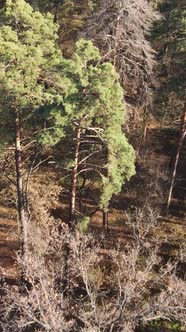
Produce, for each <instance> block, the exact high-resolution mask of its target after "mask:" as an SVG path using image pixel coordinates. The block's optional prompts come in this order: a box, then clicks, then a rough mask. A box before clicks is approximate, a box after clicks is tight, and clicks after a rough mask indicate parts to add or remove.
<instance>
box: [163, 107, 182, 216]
mask: <svg viewBox="0 0 186 332" xmlns="http://www.w3.org/2000/svg"><path fill="white" fill-rule="evenodd" d="M185 135H186V102H185V104H184V109H183V113H182V115H181V119H180V136H179V141H178V148H177V153H176V158H175V162H174V168H173V173H172V178H171V185H170V189H169V195H168V200H167V211H168V210H169V207H170V202H171V198H172V191H173V187H174V181H175V177H176V171H177V166H178V161H179V157H180V152H181V149H182V146H183V141H184V138H185Z"/></svg>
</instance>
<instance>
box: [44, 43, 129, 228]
mask: <svg viewBox="0 0 186 332" xmlns="http://www.w3.org/2000/svg"><path fill="white" fill-rule="evenodd" d="M99 59H100V55H99V51H98V49H97V48H96V47H95V46H93V44H92V43H91V42H90V41H85V40H79V41H78V42H77V44H76V49H75V53H74V56H73V57H72V59H67V60H65V59H63V60H62V63H61V66H60V70H61V75H62V77H63V82H64V85H65V87H66V91H65V93H64V94H63V103H62V107H61V109H60V108H54V109H51V111H50V112H49V117H48V119H50V121H51V120H52V125H54V127H53V128H52V129H51V130H46V132H44V133H43V135H42V137H41V140H43V142H44V143H45V144H46V143H47V140H48V142H49V143H51V142H53V144H55V143H56V142H57V141H58V140H60V138H61V137H63V135H64V126H66V127H67V128H68V131H69V128H71V130H70V131H71V132H72V133H73V135H72V140H73V141H74V142H75V143H74V156H73V165H72V177H71V178H72V180H71V201H70V202H71V203H70V222H73V221H74V217H75V201H76V184H77V176H78V174H82V173H83V172H96V173H97V174H99V177H101V179H102V190H101V198H100V203H99V204H100V207H101V208H102V209H103V210H104V211H107V209H108V204H109V201H110V199H111V197H112V195H113V193H118V192H119V191H120V190H121V186H122V184H123V183H124V182H125V181H126V180H129V179H130V177H131V176H132V175H133V174H134V160H135V155H134V150H133V148H132V147H131V145H130V144H129V143H128V141H127V139H126V137H125V136H124V134H123V132H122V129H121V126H122V124H123V122H124V104H123V101H122V99H123V90H122V88H121V86H120V84H119V77H118V74H117V73H116V71H115V69H114V67H113V65H112V64H110V63H99ZM62 124H64V126H63V125H62ZM50 126H51V122H49V127H50ZM60 128H61V129H60ZM60 130H61V135H60ZM60 136H61V137H60ZM85 147H86V148H85ZM84 150H85V151H86V152H85V153H84V152H83V151H84ZM80 152H81V158H80Z"/></svg>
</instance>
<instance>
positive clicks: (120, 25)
mask: <svg viewBox="0 0 186 332" xmlns="http://www.w3.org/2000/svg"><path fill="white" fill-rule="evenodd" d="M157 19H159V14H158V13H157V12H155V10H154V9H153V7H152V5H151V4H150V3H149V1H147V0H140V1H139V0H117V1H113V0H101V1H100V7H99V9H98V10H97V11H95V13H94V14H93V15H92V17H90V18H89V21H88V22H89V23H88V26H87V27H86V29H85V31H84V32H83V35H84V36H85V37H86V38H88V39H91V40H93V41H94V43H95V44H96V45H98V47H99V48H100V49H101V50H102V55H103V58H102V60H109V61H111V62H112V63H113V64H114V65H115V66H116V69H117V71H118V73H119V74H120V79H121V82H122V85H123V87H124V88H125V99H126V102H127V103H128V104H131V105H138V107H142V108H143V109H145V111H144V117H146V116H147V114H146V113H147V108H148V107H149V105H150V97H151V94H150V87H151V84H152V81H153V76H154V74H153V67H154V64H155V51H154V50H153V48H152V46H151V43H150V41H149V35H150V31H151V28H152V26H153V23H154V22H155V21H156V20H157ZM145 106H146V108H145Z"/></svg>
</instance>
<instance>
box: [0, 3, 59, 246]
mask: <svg viewBox="0 0 186 332" xmlns="http://www.w3.org/2000/svg"><path fill="white" fill-rule="evenodd" d="M57 29H58V26H56V25H55V24H54V23H53V17H52V16H51V15H46V16H44V15H42V14H41V13H39V12H38V11H35V12H34V11H33V9H32V7H31V6H30V5H28V4H27V3H26V2H25V1H24V0H16V1H12V0H7V2H6V6H5V8H4V9H3V10H2V12H1V19H0V117H1V123H2V126H4V129H6V130H8V131H11V130H12V129H13V130H12V131H13V133H12V134H13V137H14V146H15V164H16V182H17V200H18V207H17V210H18V220H19V224H20V231H21V234H20V239H21V250H22V253H24V250H25V249H26V239H27V222H26V217H25V213H24V212H25V211H24V195H23V178H22V143H21V135H22V130H23V126H24V125H25V123H26V119H28V118H29V117H30V116H31V114H32V112H33V111H34V109H35V108H37V107H38V106H39V105H42V104H44V103H46V102H47V103H51V102H52V101H53V100H55V102H56V101H57V100H59V99H60V96H59V94H58V90H59V89H60V87H59V84H58V83H59V82H58V78H57V75H55V71H54V68H56V65H57V64H58V63H59V62H60V60H61V53H60V51H59V50H58V49H57V47H56V39H57ZM54 76H55V78H54ZM49 77H50V79H49ZM46 85H47V89H46ZM56 86H57V88H56Z"/></svg>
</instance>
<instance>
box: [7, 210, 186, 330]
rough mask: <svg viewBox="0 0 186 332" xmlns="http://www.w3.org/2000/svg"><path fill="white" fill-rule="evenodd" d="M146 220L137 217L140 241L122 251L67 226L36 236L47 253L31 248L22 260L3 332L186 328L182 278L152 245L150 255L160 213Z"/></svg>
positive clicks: (10, 291) (136, 231)
mask: <svg viewBox="0 0 186 332" xmlns="http://www.w3.org/2000/svg"><path fill="white" fill-rule="evenodd" d="M144 215H145V214H144V213H143V214H142V212H141V211H139V212H138V213H137V214H136V220H135V221H134V222H135V226H134V228H133V230H134V238H135V240H134V241H132V242H131V243H129V244H128V245H127V246H126V247H125V248H122V247H119V246H118V249H116V250H114V249H112V248H111V249H110V250H106V251H105V250H103V249H102V248H101V246H100V244H99V243H98V241H97V240H95V238H93V236H91V235H85V234H82V233H80V232H78V231H75V232H73V233H72V232H70V231H69V229H68V227H67V226H64V225H62V228H61V234H59V233H58V232H56V230H53V231H52V232H51V235H50V236H49V237H48V238H46V239H45V242H44V241H43V240H42V241H40V233H37V234H36V235H35V237H37V242H38V241H40V244H41V247H42V248H40V249H39V250H38V249H37V248H38V246H37V247H36V248H35V250H34V246H33V245H32V246H31V247H32V249H31V250H30V251H28V253H27V255H26V256H25V258H24V259H21V260H20V258H18V265H19V266H20V267H21V268H22V270H24V272H25V276H24V278H25V280H26V282H25V283H24V284H22V288H21V289H19V288H17V289H11V288H9V287H7V288H6V299H5V302H4V306H3V307H2V306H1V314H2V315H3V321H2V323H1V325H2V330H3V332H5V331H6V332H20V331H26V328H29V327H32V331H40V332H46V331H47V332H49V331H50V332H63V331H66V332H68V331H69V332H72V331H73V332H76V331H77V332H79V331H80V332H85V331H86V332H87V331H89V332H113V331H118V332H120V331H121V332H122V331H123V332H132V331H134V329H135V327H136V326H137V325H138V324H141V323H142V324H145V323H147V322H149V321H152V320H156V319H160V318H163V319H166V320H174V319H176V320H179V321H180V322H181V323H182V324H184V323H185V321H186V303H185V300H186V287H185V286H186V285H185V282H184V281H183V280H181V279H179V278H178V277H177V276H176V264H174V265H172V264H170V263H167V265H166V266H165V265H164V266H161V264H160V263H161V262H160V258H159V257H158V255H157V252H156V248H154V246H151V244H149V247H148V250H147V251H146V252H145V253H144V250H143V248H144V244H143V240H144V241H145V239H146V234H147V233H148V232H149V231H150V228H151V227H154V226H152V225H154V223H156V214H154V213H153V212H152V211H147V212H146V220H145V222H144V224H143V227H142V226H141V223H143V218H144ZM142 216H143V217H142ZM137 219H138V220H137ZM149 219H151V226H148V225H147V220H149ZM146 227H147V230H146ZM31 236H32V235H31ZM30 243H32V238H31V240H30ZM67 249H68V253H67ZM157 266H158V269H157V268H156V267H157Z"/></svg>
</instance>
